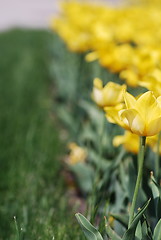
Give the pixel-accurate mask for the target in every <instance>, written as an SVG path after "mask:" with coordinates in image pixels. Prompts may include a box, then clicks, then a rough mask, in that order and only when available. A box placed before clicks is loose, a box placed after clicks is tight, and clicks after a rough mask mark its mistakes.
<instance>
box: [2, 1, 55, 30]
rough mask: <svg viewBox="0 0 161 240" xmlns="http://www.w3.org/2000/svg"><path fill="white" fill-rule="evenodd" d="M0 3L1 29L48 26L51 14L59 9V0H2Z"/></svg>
mask: <svg viewBox="0 0 161 240" xmlns="http://www.w3.org/2000/svg"><path fill="white" fill-rule="evenodd" d="M0 5H1V7H0V30H4V29H8V28H11V27H32V28H40V27H48V25H49V19H50V16H51V15H53V13H55V12H57V11H58V1H57V0H29V1H24V0H1V1H0Z"/></svg>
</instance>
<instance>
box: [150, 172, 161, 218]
mask: <svg viewBox="0 0 161 240" xmlns="http://www.w3.org/2000/svg"><path fill="white" fill-rule="evenodd" d="M151 189H152V194H153V198H154V206H155V214H156V217H157V218H158V219H160V218H161V188H160V186H159V185H158V184H157V182H156V180H155V178H154V176H153V175H151Z"/></svg>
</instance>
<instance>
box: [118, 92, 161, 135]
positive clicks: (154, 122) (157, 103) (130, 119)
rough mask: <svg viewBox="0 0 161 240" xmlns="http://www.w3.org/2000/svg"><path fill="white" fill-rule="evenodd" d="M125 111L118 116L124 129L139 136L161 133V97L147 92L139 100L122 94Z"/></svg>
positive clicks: (126, 93)
mask: <svg viewBox="0 0 161 240" xmlns="http://www.w3.org/2000/svg"><path fill="white" fill-rule="evenodd" d="M124 99H125V105H126V109H123V110H121V111H119V116H120V118H121V120H122V121H123V123H124V124H125V126H126V128H129V130H130V131H131V132H132V133H135V134H137V135H139V136H153V135H156V134H157V133H159V132H160V131H161V96H160V97H158V98H156V97H155V96H154V94H153V92H151V91H148V92H146V93H144V94H142V95H141V96H140V97H139V98H137V99H136V98H135V97H133V96H132V95H131V94H130V93H128V92H125V93H124Z"/></svg>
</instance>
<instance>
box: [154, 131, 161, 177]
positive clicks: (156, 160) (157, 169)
mask: <svg viewBox="0 0 161 240" xmlns="http://www.w3.org/2000/svg"><path fill="white" fill-rule="evenodd" d="M160 139H161V132H160V133H159V134H158V141H157V154H156V159H155V177H156V179H157V180H158V179H159V169H160V163H159V160H160Z"/></svg>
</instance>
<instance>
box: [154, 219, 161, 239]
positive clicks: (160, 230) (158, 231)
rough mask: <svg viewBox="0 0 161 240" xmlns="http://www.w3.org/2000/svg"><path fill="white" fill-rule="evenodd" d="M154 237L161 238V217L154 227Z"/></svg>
mask: <svg viewBox="0 0 161 240" xmlns="http://www.w3.org/2000/svg"><path fill="white" fill-rule="evenodd" d="M153 239H154V240H161V219H160V220H159V222H158V223H157V225H156V227H155V229H154V234H153Z"/></svg>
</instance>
